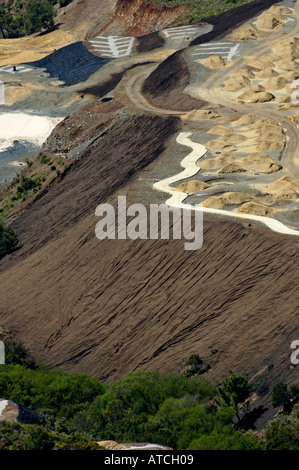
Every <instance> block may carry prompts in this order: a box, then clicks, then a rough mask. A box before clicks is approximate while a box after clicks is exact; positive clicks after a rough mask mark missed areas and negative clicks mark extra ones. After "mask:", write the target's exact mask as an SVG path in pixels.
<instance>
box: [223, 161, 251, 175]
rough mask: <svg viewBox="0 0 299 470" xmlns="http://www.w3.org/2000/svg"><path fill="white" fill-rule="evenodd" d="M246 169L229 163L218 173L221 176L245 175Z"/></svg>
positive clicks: (237, 164)
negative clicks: (229, 174)
mask: <svg viewBox="0 0 299 470" xmlns="http://www.w3.org/2000/svg"><path fill="white" fill-rule="evenodd" d="M244 171H246V170H245V168H243V167H242V166H241V165H239V162H238V163H229V164H228V165H226V166H224V167H223V168H221V170H220V171H219V172H218V173H219V174H225V173H243V172H244Z"/></svg>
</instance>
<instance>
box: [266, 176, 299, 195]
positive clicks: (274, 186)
mask: <svg viewBox="0 0 299 470" xmlns="http://www.w3.org/2000/svg"><path fill="white" fill-rule="evenodd" d="M267 191H268V192H269V193H271V194H273V195H274V197H275V199H297V198H298V197H299V178H298V177H296V176H295V175H286V176H283V177H282V178H280V179H279V180H278V181H275V182H274V183H271V184H269V185H268V186H267Z"/></svg>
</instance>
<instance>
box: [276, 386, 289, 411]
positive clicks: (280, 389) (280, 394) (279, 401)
mask: <svg viewBox="0 0 299 470" xmlns="http://www.w3.org/2000/svg"><path fill="white" fill-rule="evenodd" d="M290 400H291V394H290V392H289V391H288V387H287V385H286V384H284V383H282V382H279V383H278V384H276V385H274V387H273V389H272V405H273V406H274V408H275V407H276V406H283V407H285V406H287V405H288V404H289V403H290Z"/></svg>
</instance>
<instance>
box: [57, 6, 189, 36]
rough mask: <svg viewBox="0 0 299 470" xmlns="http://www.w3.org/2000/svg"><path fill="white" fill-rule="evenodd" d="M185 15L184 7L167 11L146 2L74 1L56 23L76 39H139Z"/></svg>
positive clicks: (186, 8) (164, 7)
mask: <svg viewBox="0 0 299 470" xmlns="http://www.w3.org/2000/svg"><path fill="white" fill-rule="evenodd" d="M188 11H189V8H188V7H187V6H185V5H183V6H175V7H172V8H169V7H166V6H157V5H155V4H153V3H151V2H150V3H149V2H146V0H110V1H108V2H107V1H106V0H104V1H103V0H100V1H99V0H80V1H79V0H74V1H73V2H72V3H71V4H70V5H68V7H67V8H66V9H65V12H63V11H62V12H61V13H60V15H59V16H58V17H57V23H62V27H63V29H66V30H71V31H72V34H74V35H76V36H77V37H78V39H85V38H88V39H90V38H92V37H95V36H97V35H100V34H103V33H105V35H107V34H110V35H111V34H112V35H124V36H125V35H127V36H142V35H145V34H149V33H152V32H154V31H158V30H162V29H164V28H167V27H168V26H169V25H171V24H172V23H173V22H175V21H176V20H177V19H178V18H181V17H182V16H183V17H184V16H185V15H186V14H187V12H188Z"/></svg>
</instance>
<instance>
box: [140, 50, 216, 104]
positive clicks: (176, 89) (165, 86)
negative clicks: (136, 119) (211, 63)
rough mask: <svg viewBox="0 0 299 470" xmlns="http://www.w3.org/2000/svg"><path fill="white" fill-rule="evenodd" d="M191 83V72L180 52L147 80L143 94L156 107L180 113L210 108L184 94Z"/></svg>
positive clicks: (169, 58) (162, 64)
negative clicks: (205, 107)
mask: <svg viewBox="0 0 299 470" xmlns="http://www.w3.org/2000/svg"><path fill="white" fill-rule="evenodd" d="M188 82H189V70H188V67H187V65H186V63H185V61H184V59H183V57H182V54H181V52H180V51H178V52H176V53H175V54H173V55H171V56H170V57H168V58H167V59H166V60H165V61H163V62H162V63H161V64H160V65H159V66H158V67H157V68H156V69H155V70H154V71H153V72H152V73H151V74H150V76H149V77H148V78H147V79H146V80H145V82H144V84H143V87H142V92H143V93H144V95H145V96H146V97H147V99H148V100H149V101H151V102H152V103H153V104H154V105H155V106H157V107H158V108H159V107H163V108H165V109H173V110H179V111H191V110H193V109H198V108H202V107H204V106H208V103H207V102H205V101H203V100H202V101H201V100H198V99H196V98H193V97H192V96H190V95H188V94H187V93H184V89H185V88H186V86H187V85H188Z"/></svg>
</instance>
